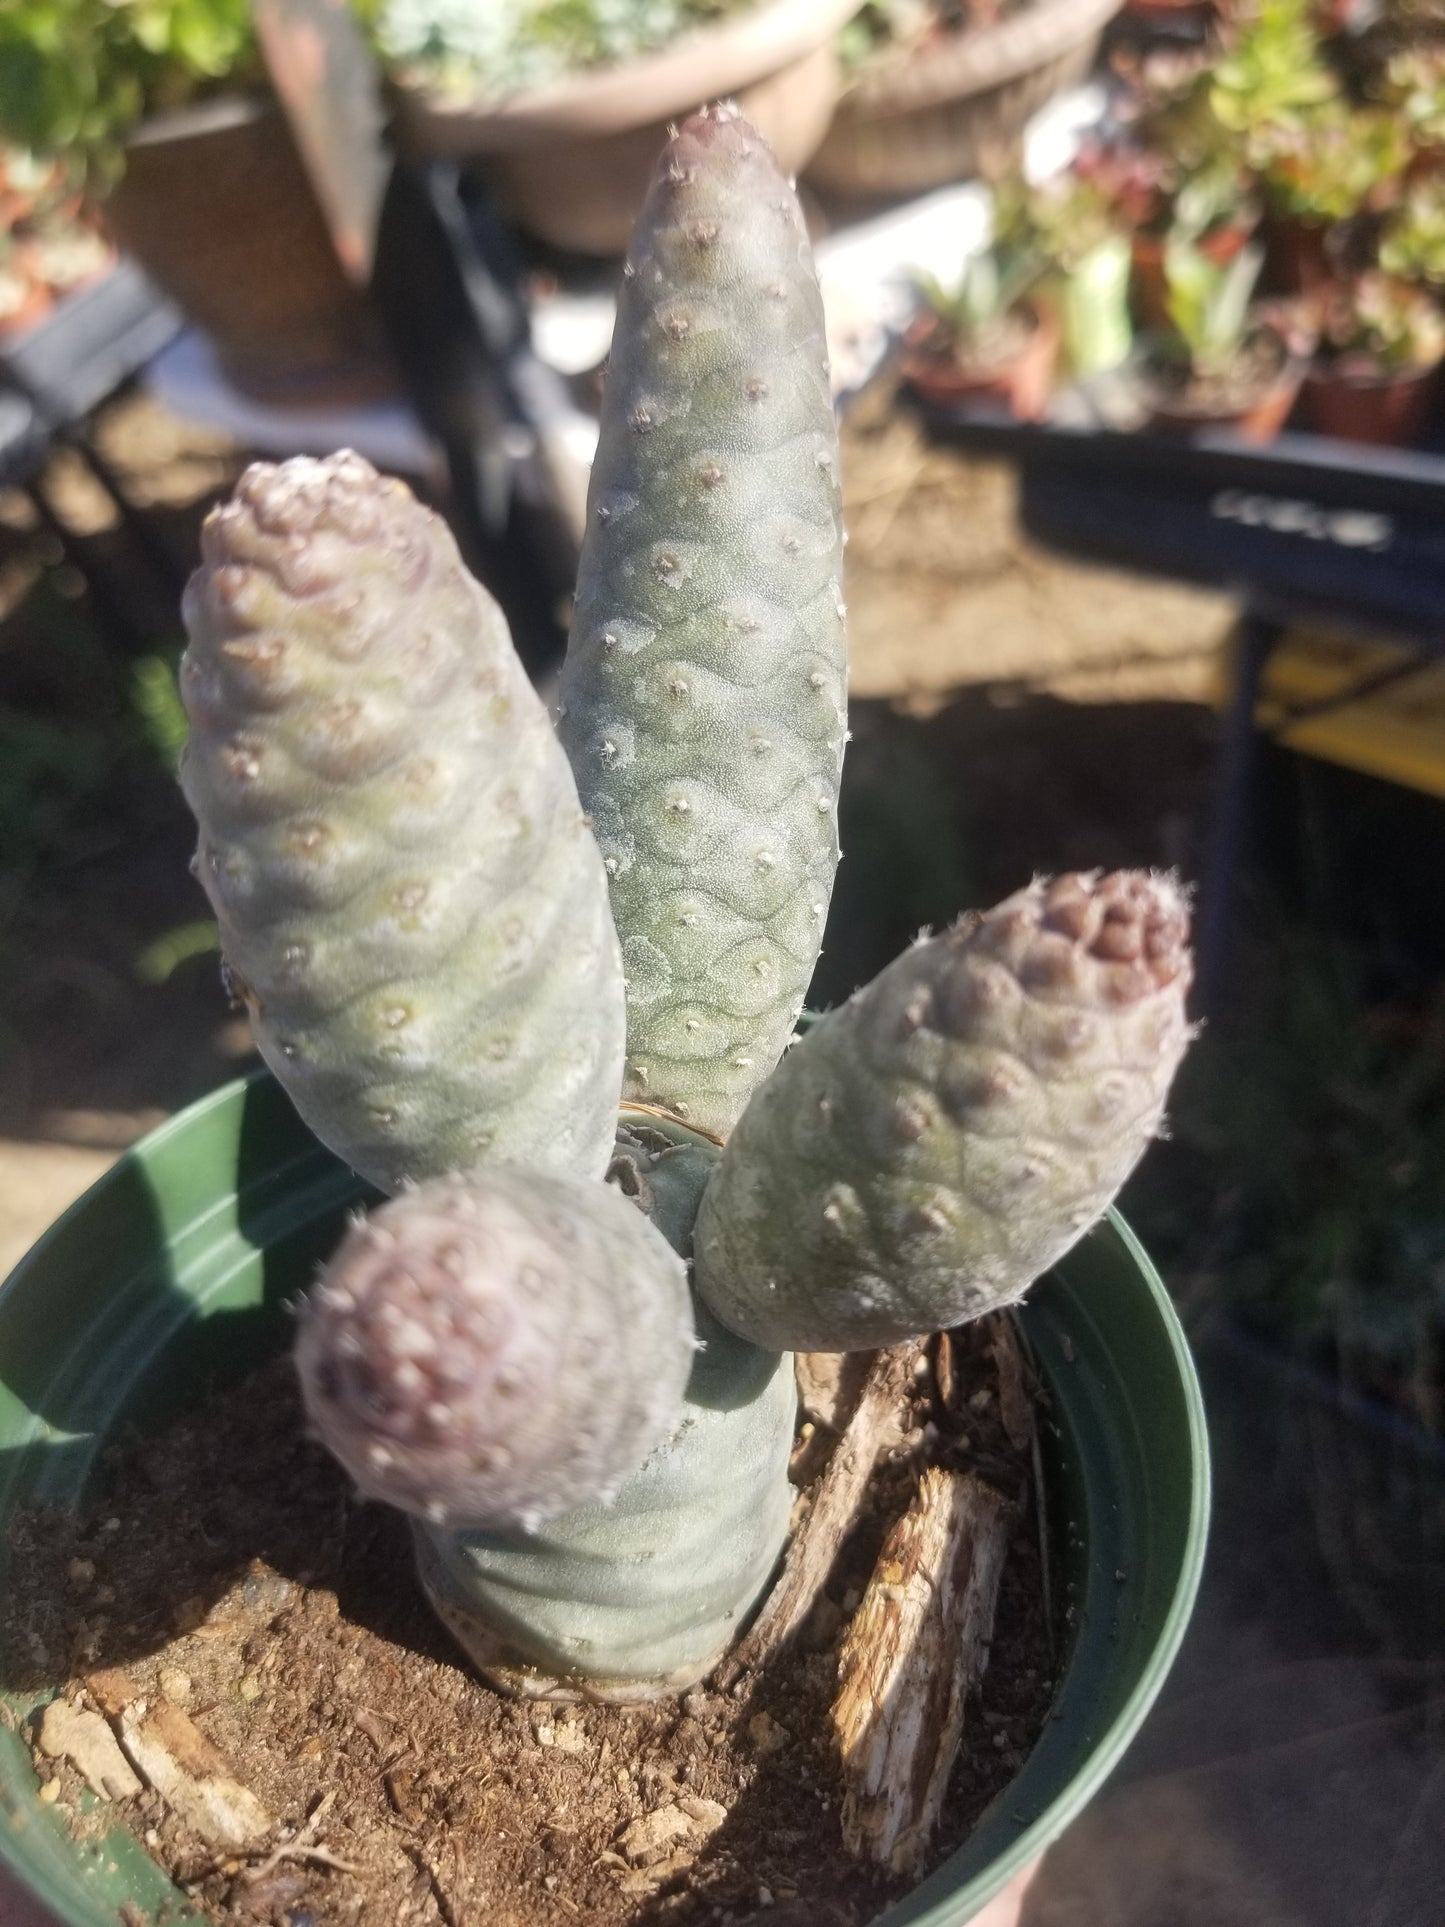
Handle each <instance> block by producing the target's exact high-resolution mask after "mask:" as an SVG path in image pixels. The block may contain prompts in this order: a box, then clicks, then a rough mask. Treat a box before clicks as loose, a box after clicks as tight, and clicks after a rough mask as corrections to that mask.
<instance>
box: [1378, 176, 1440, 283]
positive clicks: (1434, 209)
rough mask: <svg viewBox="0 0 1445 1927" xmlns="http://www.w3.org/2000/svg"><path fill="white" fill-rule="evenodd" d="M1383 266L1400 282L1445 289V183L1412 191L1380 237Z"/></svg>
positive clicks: (1415, 187)
mask: <svg viewBox="0 0 1445 1927" xmlns="http://www.w3.org/2000/svg"><path fill="white" fill-rule="evenodd" d="M1380 266H1381V267H1382V268H1383V269H1384V271H1385V272H1386V274H1391V275H1394V277H1395V278H1396V279H1397V280H1399V281H1414V282H1418V283H1423V284H1424V285H1425V286H1427V287H1433V288H1440V287H1445V181H1442V180H1440V179H1439V178H1431V179H1429V180H1425V181H1421V182H1418V183H1416V184H1414V185H1412V186H1411V187H1410V189H1409V191H1408V192H1407V193H1406V195H1405V199H1404V201H1403V202H1402V203H1401V205H1400V207H1399V208H1398V209H1397V210H1396V211H1395V213H1394V214H1393V215H1392V216H1391V217H1390V220H1389V221H1388V223H1387V224H1386V227H1385V231H1384V233H1383V235H1381V237H1380Z"/></svg>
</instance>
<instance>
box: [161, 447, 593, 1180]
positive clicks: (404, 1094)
mask: <svg viewBox="0 0 1445 1927" xmlns="http://www.w3.org/2000/svg"><path fill="white" fill-rule="evenodd" d="M202 549H203V556H204V561H203V565H202V567H201V568H200V569H199V570H198V571H197V573H196V574H195V575H194V576H193V577H192V580H191V583H190V585H189V587H188V589H187V592H186V599H185V617H186V624H187V628H188V630H189V632H190V647H189V649H188V651H187V653H186V657H185V660H184V662H183V665H182V675H181V687H182V694H183V696H184V699H185V704H186V709H187V713H188V715H189V717H190V723H191V737H190V742H189V744H188V746H187V749H186V753H185V757H184V759H183V764H182V777H181V780H182V784H183V787H184V789H185V793H186V797H187V799H188V801H189V802H190V805H191V807H192V809H193V810H194V812H195V814H196V817H197V820H198V822H199V824H200V847H199V851H198V856H197V871H198V874H199V876H200V879H201V882H202V884H203V885H204V887H205V889H206V893H207V895H208V896H209V897H210V899H211V903H212V906H213V907H214V909H215V912H216V915H217V918H218V919H219V922H220V927H221V940H222V947H223V950H224V952H225V956H226V960H227V965H228V968H229V972H230V977H231V982H232V984H233V986H234V988H235V989H236V991H237V993H238V994H239V995H240V996H241V997H242V998H243V999H244V1001H245V1003H246V1005H247V1007H248V1008H249V1010H250V1013H251V1019H252V1024H253V1027H254V1030H255V1034H256V1041H257V1044H258V1046H259V1048H260V1050H261V1053H262V1055H263V1056H264V1057H265V1059H266V1061H267V1063H268V1064H269V1065H270V1066H271V1068H272V1070H273V1071H274V1072H275V1074H276V1076H277V1077H278V1078H279V1080H280V1081H281V1083H282V1084H283V1085H284V1086H285V1088H286V1090H287V1091H288V1093H289V1094H290V1096H291V1098H292V1101H293V1102H294V1103H295V1105H296V1108H297V1109H298V1110H299V1111H300V1113H301V1115H302V1116H303V1117H304V1118H305V1119H306V1121H307V1123H308V1124H309V1125H310V1126H311V1128H312V1129H313V1130H314V1131H315V1132H316V1134H317V1135H318V1137H320V1138H321V1139H323V1141H324V1142H325V1143H327V1144H329V1145H330V1146H331V1147H332V1149H333V1150H335V1151H336V1152H338V1153H339V1154H340V1156H342V1157H343V1158H345V1159H346V1161H347V1162H348V1163H349V1164H351V1165H352V1166H353V1167H354V1168H355V1169H356V1170H358V1171H360V1172H361V1173H362V1174H363V1175H364V1176H365V1177H367V1178H369V1179H370V1180H371V1181H372V1183H374V1184H376V1185H378V1186H379V1187H380V1188H381V1189H382V1190H384V1191H388V1192H395V1191H396V1190H397V1189H398V1188H399V1186H400V1185H401V1184H402V1183H403V1182H405V1181H407V1180H419V1179H422V1178H427V1177H436V1176H441V1175H442V1174H444V1173H446V1172H448V1171H457V1170H467V1169H470V1168H471V1167H473V1166H475V1165H476V1164H477V1163H478V1162H479V1161H480V1160H482V1159H489V1160H490V1159H494V1160H497V1161H502V1162H511V1163H515V1164H521V1165H528V1166H531V1167H533V1168H540V1169H542V1170H565V1171H571V1172H574V1173H576V1174H577V1175H579V1176H585V1177H600V1176H601V1175H602V1173H603V1171H604V1170H605V1169H606V1166H607V1160H608V1157H609V1155H610V1153H611V1147H612V1137H613V1128H614V1124H615V1120H616V1113H617V1095H618V1091H619V1089H620V1086H621V1078H622V1056H623V1028H624V1021H625V1020H624V1007H623V992H622V980H621V960H620V956H619V952H618V946H617V939H616V935H615V932H614V931H613V928H612V923H611V917H610V912H609V909H608V902H607V888H606V878H605V875H604V872H603V870H602V864H601V858H600V856H599V854H598V851H597V848H596V845H595V843H594V841H593V839H592V837H591V835H590V833H589V831H588V829H587V825H586V821H585V819H584V817H583V815H582V811H581V806H580V804H579V802H578V799H577V793H576V788H575V785H574V783H573V780H572V777H571V774H570V772H569V769H568V766H567V762H566V758H565V756H564V754H563V752H562V750H561V749H560V747H559V745H558V744H557V742H556V739H555V737H554V735H553V733H552V730H551V728H550V727H549V724H548V720H547V717H546V714H545V711H544V709H543V706H542V704H541V703H540V701H539V700H538V698H537V697H536V695H535V694H534V692H533V690H532V689H531V686H530V685H529V683H528V682H527V679H526V676H525V674H524V672H523V670H522V666H521V664H520V662H519V661H518V659H517V657H516V654H515V652H514V651H513V649H512V646H511V640H510V638H509V636H508V634H507V628H506V624H505V621H504V620H503V617H502V614H501V611H500V610H499V609H498V608H497V607H496V605H495V603H494V602H493V601H492V600H491V598H490V597H489V596H488V595H487V594H486V592H485V590H483V589H482V588H481V587H480V585H479V584H478V583H476V582H475V581H473V580H472V578H471V577H470V576H469V575H468V574H467V572H466V570H465V568H464V567H463V565H462V562H461V559H460V557H459V556H458V554H457V551H456V547H455V544H454V543H453V541H452V538H451V536H450V535H449V534H448V532H447V530H446V528H445V527H444V525H443V524H442V523H441V522H440V521H439V520H438V518H437V517H436V516H434V515H433V514H431V513H430V511H428V510H426V509H424V508H422V507H421V506H420V504H419V503H417V502H416V501H415V500H414V499H413V498H412V496H411V494H410V492H409V491H408V490H407V489H406V488H405V487H404V486H403V484H401V483H400V482H396V481H391V480H383V479H382V478H380V477H379V476H378V475H377V473H376V471H375V470H374V469H373V468H372V467H371V466H370V464H369V463H367V462H365V461H363V460H362V459H361V458H360V457H359V456H356V455H353V454H349V453H343V454H339V455H334V456H331V457H330V458H328V459H327V460H326V461H312V460H309V459H304V458H303V459H298V460H295V461H290V462H286V463H284V464H282V465H281V466H279V467H275V466H271V465H269V464H260V463H258V464H256V465H255V466H254V467H252V468H250V469H248V470H247V472H246V474H245V475H244V476H243V477H242V479H241V482H240V484H239V486H238V487H237V490H236V493H235V495H234V497H233V498H232V500H231V501H230V502H228V503H227V504H226V505H224V506H223V507H221V508H220V509H218V510H216V511H215V512H213V513H212V515H211V516H210V517H209V518H208V519H207V522H206V525H205V529H204V532H203V536H202Z"/></svg>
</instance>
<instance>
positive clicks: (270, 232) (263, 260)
mask: <svg viewBox="0 0 1445 1927" xmlns="http://www.w3.org/2000/svg"><path fill="white" fill-rule="evenodd" d="M103 212H104V218H105V224H106V227H107V229H108V230H109V232H110V233H111V235H112V236H113V237H114V238H115V240H116V241H117V242H118V243H119V244H120V246H121V247H122V248H124V249H125V251H126V252H127V253H128V254H131V255H133V256H134V258H135V259H136V260H137V261H138V262H139V263H140V265H141V266H142V267H143V268H144V269H145V271H146V273H147V274H149V275H150V277H151V279H152V280H153V281H154V282H155V283H156V285H157V286H158V287H159V288H161V289H162V290H163V291H164V292H165V293H166V294H168V295H169V296H170V297H171V299H172V300H173V301H174V302H175V303H176V304H177V306H178V307H180V308H182V309H183V310H184V311H185V313H186V314H187V315H189V316H190V318H191V319H192V320H193V321H195V322H196V323H197V324H198V325H199V326H200V327H202V328H204V330H205V331H206V333H207V334H208V335H209V336H210V337H211V340H212V341H213V342H214V344H215V347H216V352H217V356H218V358H219V360H220V363H221V366H222V368H223V369H224V371H225V373H226V376H227V378H228V379H229V380H230V381H231V382H232V383H234V385H235V386H236V387H237V388H239V389H241V390H242V391H243V392H244V393H245V394H247V395H250V396H252V397H254V398H255V399H257V400H260V401H271V402H284V403H291V404H296V405H302V406H304V405H306V404H308V403H310V404H313V405H316V406H334V405H336V404H337V403H339V402H342V401H346V400H353V399H359V398H361V397H363V396H374V395H376V394H379V393H383V392H385V391H386V390H387V389H388V388H389V387H390V386H391V385H392V380H393V378H392V376H391V374H390V371H389V369H388V368H387V366H386V363H385V360H384V358H383V357H382V355H381V353H380V350H379V347H378V340H379V337H378V335H377V333H376V328H375V323H374V321H373V318H372V315H371V312H370V309H369V308H368V306H367V304H366V301H365V299H364V297H363V296H362V294H361V293H360V291H359V290H358V289H357V288H356V287H354V286H353V285H352V283H351V282H350V281H349V280H348V279H347V277H346V274H345V273H344V271H343V269H342V267H341V264H340V262H339V261H338V259H337V257H336V252H335V249H334V248H333V246H332V242H331V236H330V233H329V231H328V229H327V226H326V222H325V220H324V218H323V216H322V214H321V210H320V208H319V207H318V206H317V204H316V199H315V196H314V194H313V193H312V189H311V183H310V180H309V179H308V177H307V174H306V171H305V168H304V167H303V165H302V163H301V159H300V156H299V155H298V154H297V152H296V148H295V145H294V143H293V142H292V139H291V134H290V131H289V129H288V127H287V124H286V120H285V117H284V116H283V115H282V113H281V111H280V109H279V108H278V107H276V106H274V105H273V104H271V103H269V102H266V101H255V100H242V99H227V100H221V101H213V102H210V103H208V104H207V105H206V106H205V107H201V108H195V109H189V110H186V111H184V112H182V113H178V114H173V115H165V116H162V117H158V118H157V119H155V120H153V121H150V122H147V123H145V124H143V125H142V127H141V128H140V129H139V130H138V131H137V132H136V134H135V135H134V136H133V137H132V138H131V140H130V141H129V143H128V144H127V148H126V168H125V173H124V175H123V176H122V178H121V179H120V181H119V182H118V183H117V185H116V187H115V189H114V190H113V192H112V193H111V195H110V196H109V198H108V200H107V201H106V204H105V207H104V210H103Z"/></svg>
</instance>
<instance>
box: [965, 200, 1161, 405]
mask: <svg viewBox="0 0 1445 1927" xmlns="http://www.w3.org/2000/svg"><path fill="white" fill-rule="evenodd" d="M997 204H998V213H997V217H996V218H997V222H998V225H999V227H1000V229H1001V231H1002V232H1003V233H1004V234H1005V235H1006V236H1007V235H1012V236H1013V237H1014V241H1013V245H1014V247H1015V248H1016V249H1017V250H1019V251H1023V250H1024V249H1029V248H1031V249H1033V250H1034V251H1036V252H1037V253H1038V254H1040V255H1041V256H1042V258H1043V261H1044V264H1045V270H1044V275H1043V277H1042V280H1043V285H1044V286H1045V287H1046V289H1047V292H1048V294H1049V296H1050V298H1052V299H1053V301H1054V303H1055V305H1056V307H1057V309H1058V312H1059V317H1060V320H1061V323H1062V328H1063V344H1064V359H1065V361H1066V363H1067V365H1068V367H1069V368H1070V370H1071V371H1072V372H1073V373H1074V374H1075V375H1078V376H1085V377H1086V376H1089V375H1096V374H1099V373H1101V372H1102V371H1103V370H1105V369H1108V368H1116V367H1118V365H1119V363H1120V362H1122V361H1123V360H1124V359H1125V357H1126V356H1127V355H1128V353H1129V349H1130V346H1131V345H1132V341H1133V330H1132V328H1131V326H1130V321H1129V270H1130V247H1129V240H1128V236H1127V234H1126V232H1125V229H1124V223H1123V212H1122V208H1121V204H1120V198H1119V196H1118V194H1117V193H1116V192H1115V191H1114V189H1113V184H1112V183H1111V182H1110V181H1108V180H1107V179H1106V178H1105V177H1104V176H1103V175H1102V174H1101V173H1099V172H1088V171H1080V170H1077V169H1076V170H1072V171H1070V172H1068V173H1066V174H1064V175H1061V176H1059V177H1058V178H1056V179H1054V180H1050V181H1046V182H1043V183H1042V184H1040V185H1038V186H1036V187H1032V188H1025V187H1023V185H1022V183H1014V184H1011V185H1010V186H1008V187H1006V188H1004V189H1002V190H1001V191H1000V193H999V195H998V197H997Z"/></svg>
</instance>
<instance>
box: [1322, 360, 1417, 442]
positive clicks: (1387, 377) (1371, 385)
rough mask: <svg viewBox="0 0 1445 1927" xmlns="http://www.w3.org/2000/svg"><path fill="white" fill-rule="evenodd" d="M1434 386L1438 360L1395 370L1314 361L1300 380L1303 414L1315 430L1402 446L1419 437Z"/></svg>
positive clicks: (1340, 437)
mask: <svg viewBox="0 0 1445 1927" xmlns="http://www.w3.org/2000/svg"><path fill="white" fill-rule="evenodd" d="M1439 388H1440V363H1439V362H1436V363H1434V364H1433V365H1432V366H1431V367H1429V368H1412V369H1408V370H1406V371H1405V372H1403V373H1401V374H1386V373H1384V372H1379V371H1377V372H1375V373H1365V372H1362V373H1353V372H1351V373H1347V372H1345V371H1344V370H1341V369H1335V368H1330V367H1329V366H1328V365H1316V366H1315V367H1313V368H1311V369H1310V371H1309V373H1308V374H1307V375H1306V376H1305V379H1304V391H1303V392H1304V406H1305V413H1306V416H1307V418H1308V420H1309V425H1310V427H1311V428H1313V429H1314V430H1315V432H1316V433H1317V434H1320V435H1332V436H1333V437H1335V439H1336V440H1338V441H1342V442H1371V443H1374V444H1376V445H1377V446H1384V447H1391V448H1408V447H1409V446H1410V444H1411V443H1412V442H1414V441H1417V440H1418V439H1419V437H1420V433H1421V431H1422V430H1423V428H1424V426H1425V423H1426V420H1427V419H1428V417H1429V414H1430V410H1431V408H1432V407H1433V406H1434V403H1435V398H1436V396H1437V394H1438V393H1439Z"/></svg>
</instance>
